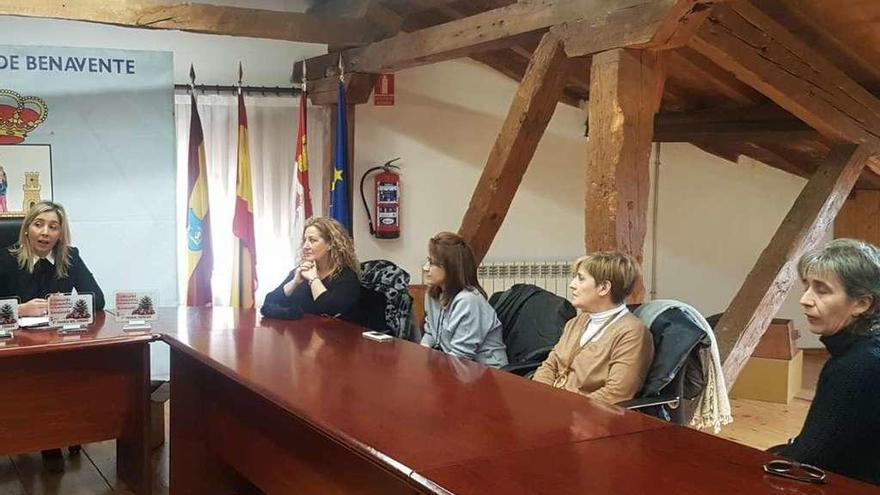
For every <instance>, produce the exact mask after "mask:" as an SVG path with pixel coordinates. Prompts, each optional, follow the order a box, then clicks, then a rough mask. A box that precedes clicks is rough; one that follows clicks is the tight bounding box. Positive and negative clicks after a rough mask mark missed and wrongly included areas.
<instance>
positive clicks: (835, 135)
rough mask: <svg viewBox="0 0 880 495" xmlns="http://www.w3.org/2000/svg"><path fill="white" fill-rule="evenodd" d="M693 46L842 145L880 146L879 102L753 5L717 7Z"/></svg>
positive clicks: (742, 3)
mask: <svg viewBox="0 0 880 495" xmlns="http://www.w3.org/2000/svg"><path fill="white" fill-rule="evenodd" d="M690 46H691V47H693V48H694V49H695V50H696V51H698V52H700V53H701V54H703V55H704V56H706V57H707V58H709V59H710V60H712V61H713V62H715V63H716V64H718V65H720V66H721V67H723V68H725V69H726V70H728V71H730V72H732V73H733V74H734V75H735V76H736V77H737V78H739V79H740V80H742V81H744V82H746V83H747V84H749V85H750V86H752V87H753V88H755V89H757V90H758V91H760V92H761V93H763V94H764V95H766V96H767V97H768V98H770V99H771V100H773V101H774V102H776V103H777V104H778V105H779V106H781V107H783V108H785V109H786V110H788V111H789V112H791V113H792V114H794V115H796V116H798V117H799V118H800V119H802V120H803V121H804V122H806V123H808V124H810V125H811V126H812V127H813V128H815V129H816V130H818V131H819V132H821V133H822V134H823V135H825V136H827V137H829V138H831V139H834V140H836V141H840V142H852V143H865V142H872V143H877V142H880V100H878V99H877V98H876V97H875V96H874V95H872V94H871V93H869V92H868V91H867V90H866V89H865V88H864V87H862V86H861V85H859V84H858V83H857V82H855V81H854V80H852V79H851V78H850V77H849V76H847V75H846V74H845V73H844V72H843V71H841V70H840V69H838V68H837V67H835V66H834V65H833V64H832V63H831V62H829V61H828V60H827V59H825V58H824V57H822V56H821V55H820V54H819V53H817V52H816V51H815V50H813V49H812V48H811V47H810V46H808V45H807V44H806V43H805V42H803V41H802V40H800V39H799V38H797V37H796V36H795V35H793V34H792V33H790V32H789V31H787V30H786V29H785V28H784V27H783V26H782V25H780V24H778V23H777V22H776V21H774V20H772V19H771V18H770V17H769V16H767V15H766V14H764V13H763V12H761V11H760V10H758V9H757V8H756V7H754V6H753V5H751V4H749V3H745V2H737V3H732V4H729V5H722V6H719V7H717V8H716V9H714V10H713V11H712V13H711V15H710V16H709V19H708V21H707V22H705V23H704V24H703V26H702V28H701V29H700V31H699V32H698V33H697V34H696V35H695V36H694V37H693V38H692V39H691V42H690Z"/></svg>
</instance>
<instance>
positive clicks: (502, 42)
mask: <svg viewBox="0 0 880 495" xmlns="http://www.w3.org/2000/svg"><path fill="white" fill-rule="evenodd" d="M683 1H684V0H651V1H645V0H541V1H538V0H531V1H530V0H525V1H521V2H517V3H515V4H512V5H509V6H506V7H502V8H498V9H494V10H490V11H486V12H482V13H479V14H476V15H473V16H470V17H466V18H463V19H458V20H454V21H451V22H447V23H445V24H441V25H437V26H432V27H428V28H425V29H421V30H419V31H414V32H411V33H401V34H398V35H397V36H394V37H393V38H389V39H385V40H382V41H378V42H375V43H372V44H370V45H367V46H363V47H359V48H353V49H349V50H345V51H344V52H342V54H343V63H344V70H345V71H346V72H383V71H396V70H400V69H404V68H407V67H414V66H418V65H425V64H430V63H434V62H439V61H443V60H450V59H454V58H459V57H465V56H470V55H471V54H473V53H477V52H480V51H486V50H493V49H495V50H497V49H502V48H508V47H511V46H514V45H516V44H517V43H518V42H519V38H518V37H519V36H521V35H527V34H530V33H535V32H542V31H544V30H547V29H549V28H550V27H552V26H557V25H560V24H563V23H565V24H570V23H577V24H578V26H580V27H579V29H576V30H575V29H570V30H568V31H566V30H565V29H561V30H560V33H561V39H562V40H563V42H564V43H571V44H575V43H576V44H577V51H578V52H579V54H580V55H585V54H589V53H595V52H599V51H603V50H608V49H612V48H617V47H625V46H629V45H632V44H644V43H648V42H650V41H651V40H652V39H653V37H654V35H655V34H656V31H657V30H658V29H660V28H661V27H662V26H663V23H664V21H665V20H666V15H667V14H668V13H669V11H670V9H671V8H673V7H675V6H676V5H677V4H678V3H680V2H683ZM591 23H592V25H593V28H592V30H590V29H588V26H589V25H591ZM624 26H625V27H626V29H622V27H624ZM585 32H586V33H587V34H588V36H586V39H584V33H585ZM566 50H568V47H566ZM567 53H569V55H570V56H572V54H571V53H570V52H568V51H567ZM338 60H339V57H338V55H337V54H329V55H324V56H320V57H315V58H311V59H309V60H307V61H306V62H305V63H306V64H307V66H308V74H309V76H310V77H314V78H321V77H326V76H329V75H332V74H334V73H335V71H336V70H337V68H336V66H337V63H338ZM301 74H302V62H299V63H297V64H296V66H295V77H300V75H301Z"/></svg>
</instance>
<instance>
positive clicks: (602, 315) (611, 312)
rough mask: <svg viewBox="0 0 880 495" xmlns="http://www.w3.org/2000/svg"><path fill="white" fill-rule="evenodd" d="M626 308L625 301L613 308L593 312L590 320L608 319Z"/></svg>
mask: <svg viewBox="0 0 880 495" xmlns="http://www.w3.org/2000/svg"><path fill="white" fill-rule="evenodd" d="M624 309H626V304H625V303H624V304H621V305H619V306H616V307H613V308H611V309H606V310H605V311H600V312H599V313H592V314H590V320H595V321H599V322H601V321H604V320H606V319H607V318H608V317H609V316H611V315H615V314H617V313H619V312H620V311H622V310H624Z"/></svg>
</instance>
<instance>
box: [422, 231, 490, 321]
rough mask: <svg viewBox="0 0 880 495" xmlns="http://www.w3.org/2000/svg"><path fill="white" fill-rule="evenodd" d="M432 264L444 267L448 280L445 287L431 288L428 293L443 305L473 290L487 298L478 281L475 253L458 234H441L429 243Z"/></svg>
mask: <svg viewBox="0 0 880 495" xmlns="http://www.w3.org/2000/svg"><path fill="white" fill-rule="evenodd" d="M428 255H429V256H430V257H431V262H432V263H436V264H437V265H439V266H441V267H443V270H445V271H446V279H445V280H444V282H443V287H431V289H430V290H429V291H428V293H429V294H430V295H431V297H433V298H434V299H438V300H440V301H441V302H443V303H448V302H449V301H451V300H452V299H453V298H454V297H455V296H456V295H457V294H458V293H459V292H461V291H462V290H464V289H468V288H472V289H477V290H478V291H480V294H483V297H486V291H484V290H483V288H482V287H480V283H479V282H478V281H477V262H476V258H475V257H474V251H473V250H472V249H471V247H470V246H469V245H468V243H467V242H466V241H465V240H464V238H463V237H461V236H460V235H458V234H454V233H452V232H440V233H439V234H437V235H435V236H434V237H432V238H431V240H430V241H428Z"/></svg>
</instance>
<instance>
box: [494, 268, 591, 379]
mask: <svg viewBox="0 0 880 495" xmlns="http://www.w3.org/2000/svg"><path fill="white" fill-rule="evenodd" d="M489 304H491V305H492V307H493V308H495V312H496V313H497V314H498V319H499V320H500V321H501V326H502V328H503V338H504V344H505V346H507V359H508V361H509V362H510V364H512V365H513V364H520V363H526V362H529V361H533V360H536V359H539V360H543V359H544V358H545V357H546V355H547V354H548V353H549V352H550V349H552V348H553V346H554V345H556V343H557V342H558V341H559V337H561V336H562V330H563V328H564V327H565V323H566V322H568V320H570V319H572V318H574V317H575V316H576V315H577V311H576V310H575V309H574V307H573V306H572V305H571V303H570V302H568V301H567V300H566V299H565V298H562V297H559V296H557V295H556V294H553V293H552V292H549V291H546V290H544V289H542V288H540V287H537V286H534V285H530V284H516V285H514V286H512V287H511V288H509V289H507V290H506V291H504V292H497V293H495V294H492V297H490V298H489Z"/></svg>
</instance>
